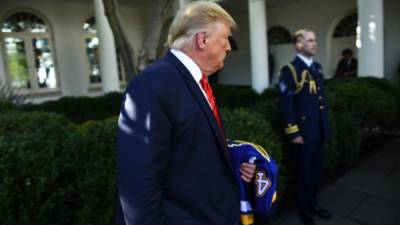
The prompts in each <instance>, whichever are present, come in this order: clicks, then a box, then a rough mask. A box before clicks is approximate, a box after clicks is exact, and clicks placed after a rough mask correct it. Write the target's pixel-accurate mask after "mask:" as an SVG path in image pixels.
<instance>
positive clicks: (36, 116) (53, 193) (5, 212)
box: [0, 111, 79, 225]
mask: <svg viewBox="0 0 400 225" xmlns="http://www.w3.org/2000/svg"><path fill="white" fill-rule="evenodd" d="M68 124H69V121H68V120H67V119H65V118H64V117H62V116H60V115H56V114H49V113H41V112H31V113H24V112H20V111H10V112H7V113H1V114H0V179H1V182H0V202H1V207H0V218H1V219H0V222H1V224H7V225H19V224H21V225H25V224H38V225H40V224H43V225H47V224H65V225H70V224H71V222H72V221H74V220H75V215H74V213H73V211H71V210H70V209H71V208H76V207H78V205H79V204H78V202H76V201H75V199H76V197H78V196H79V191H77V190H76V188H74V187H73V184H74V181H75V179H76V171H75V167H76V166H77V165H76V162H75V161H74V160H73V157H72V156H73V155H74V153H73V152H74V151H75V149H76V148H77V146H76V145H73V144H72V143H71V142H69V140H70V135H72V133H73V132H72V130H71V128H70V127H69V126H68Z"/></svg>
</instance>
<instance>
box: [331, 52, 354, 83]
mask: <svg viewBox="0 0 400 225" xmlns="http://www.w3.org/2000/svg"><path fill="white" fill-rule="evenodd" d="M356 76H357V59H356V58H354V57H353V51H352V50H351V49H349V48H346V49H344V50H343V51H342V59H340V61H339V62H338V65H337V67H336V72H335V76H334V78H343V77H356Z"/></svg>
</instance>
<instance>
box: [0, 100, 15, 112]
mask: <svg viewBox="0 0 400 225" xmlns="http://www.w3.org/2000/svg"><path fill="white" fill-rule="evenodd" d="M12 109H16V107H15V106H14V105H13V104H12V103H9V102H4V101H0V113H1V112H5V111H9V110H12Z"/></svg>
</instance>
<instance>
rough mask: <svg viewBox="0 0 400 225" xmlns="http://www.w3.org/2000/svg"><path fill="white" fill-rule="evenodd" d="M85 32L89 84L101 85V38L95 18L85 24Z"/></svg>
mask: <svg viewBox="0 0 400 225" xmlns="http://www.w3.org/2000/svg"><path fill="white" fill-rule="evenodd" d="M83 30H84V31H85V50H86V56H87V59H88V63H89V82H90V84H96V83H100V82H101V75H100V61H99V38H98V37H97V29H96V20H95V18H94V17H90V18H89V19H88V20H87V21H86V22H85V23H84V24H83Z"/></svg>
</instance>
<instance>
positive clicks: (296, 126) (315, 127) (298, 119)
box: [279, 56, 330, 143]
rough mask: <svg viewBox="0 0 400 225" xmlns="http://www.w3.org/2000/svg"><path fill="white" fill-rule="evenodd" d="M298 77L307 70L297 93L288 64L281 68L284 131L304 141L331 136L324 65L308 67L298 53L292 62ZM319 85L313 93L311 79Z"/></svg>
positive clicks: (281, 107) (280, 93)
mask: <svg viewBox="0 0 400 225" xmlns="http://www.w3.org/2000/svg"><path fill="white" fill-rule="evenodd" d="M291 64H292V65H293V67H294V69H295V73H296V76H297V80H298V81H301V75H302V73H303V71H308V73H310V74H311V77H307V79H305V81H304V86H303V87H302V88H301V90H299V91H298V92H297V93H296V82H295V81H294V77H293V72H292V71H291V69H290V68H289V66H284V67H283V68H282V70H281V75H280V81H279V89H280V91H279V110H280V112H281V115H282V117H283V120H284V124H285V133H286V134H287V135H288V136H289V138H290V139H293V138H296V137H298V136H302V137H303V139H304V141H305V142H308V143H313V142H320V141H323V140H325V139H326V138H328V137H329V136H330V129H329V121H328V104H327V99H326V95H325V86H324V80H323V75H322V71H321V65H320V64H319V63H317V62H315V61H314V62H313V64H312V65H311V67H308V66H307V65H306V64H305V63H304V62H303V60H302V59H300V58H299V57H298V56H297V57H296V58H295V59H294V60H293V61H292V62H291ZM312 80H313V81H314V82H315V84H316V92H310V81H312Z"/></svg>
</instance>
